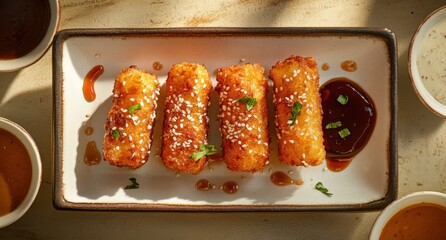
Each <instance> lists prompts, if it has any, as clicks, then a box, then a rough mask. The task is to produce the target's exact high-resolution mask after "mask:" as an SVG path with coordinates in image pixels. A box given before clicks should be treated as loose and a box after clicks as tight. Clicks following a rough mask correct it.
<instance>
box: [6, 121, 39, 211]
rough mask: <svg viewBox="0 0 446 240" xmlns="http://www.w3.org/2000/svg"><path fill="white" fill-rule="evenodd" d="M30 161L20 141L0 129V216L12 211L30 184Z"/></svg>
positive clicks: (21, 199) (23, 196) (24, 195)
mask: <svg viewBox="0 0 446 240" xmlns="http://www.w3.org/2000/svg"><path fill="white" fill-rule="evenodd" d="M31 176H32V165H31V159H30V156H29V154H28V151H27V150H26V148H25V146H24V145H23V143H22V142H20V140H19V139H18V138H17V137H15V136H14V135H13V134H11V133H10V132H8V131H6V130H4V129H0V216H1V215H4V214H7V213H8V212H11V211H12V210H14V209H15V208H16V207H17V206H18V205H19V204H20V203H21V202H22V201H23V199H24V198H25V197H26V194H27V193H28V190H29V186H30V184H31Z"/></svg>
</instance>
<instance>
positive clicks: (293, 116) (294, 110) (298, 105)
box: [288, 101, 302, 127]
mask: <svg viewBox="0 0 446 240" xmlns="http://www.w3.org/2000/svg"><path fill="white" fill-rule="evenodd" d="M301 110H302V104H301V103H300V102H298V101H296V102H294V104H293V108H292V109H291V117H290V118H288V125H289V126H290V127H291V126H293V124H294V123H295V122H296V118H297V116H299V115H300V112H301Z"/></svg>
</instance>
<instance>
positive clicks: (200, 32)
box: [53, 28, 397, 211]
mask: <svg viewBox="0 0 446 240" xmlns="http://www.w3.org/2000/svg"><path fill="white" fill-rule="evenodd" d="M53 51H54V52H53V53H54V59H53V61H54V65H53V67H54V85H53V89H54V114H55V116H54V118H55V120H54V134H53V137H54V164H55V167H54V171H55V174H54V176H55V181H54V196H53V200H54V204H55V206H56V207H58V208H66V209H89V210H160V211H177V210H178V211H184V210H186V211H311V210H374V209H380V208H383V207H385V206H386V205H388V204H389V203H390V202H391V201H392V200H394V199H395V198H396V196H397V171H396V168H397V163H396V161H397V158H396V152H397V150H396V148H397V146H396V41H395V37H394V35H393V33H391V32H390V31H388V30H385V29H383V30H376V29H352V28H305V29H303V28H256V29H249V28H248V29H246V28H229V29H228V28H221V29H220V28H217V29H216V28H213V29H109V30H104V29H90V30H82V29H79V30H65V31H62V32H60V33H59V35H58V36H57V38H56V40H55V42H54V47H53ZM291 55H300V56H312V57H313V58H314V59H315V60H316V61H317V62H318V65H319V68H320V67H321V66H322V64H324V63H326V64H328V65H329V66H330V68H329V69H328V70H325V71H324V70H321V69H320V71H319V72H320V76H321V78H320V84H321V85H322V84H323V83H324V82H326V81H327V80H329V79H332V78H334V77H347V78H349V79H351V80H353V81H355V82H356V83H358V84H359V85H360V86H361V87H362V88H363V89H364V90H365V91H366V92H367V93H368V94H369V95H370V97H371V98H372V100H373V101H374V103H375V106H376V110H377V121H376V125H375V129H374V132H373V134H372V136H371V139H370V140H369V142H368V144H367V146H366V147H365V148H364V149H363V150H362V151H361V152H360V153H359V154H358V155H357V156H355V157H354V159H353V161H352V163H351V164H350V165H349V166H348V167H347V168H346V169H345V170H344V171H341V172H331V171H329V170H327V169H326V165H325V162H324V163H323V164H322V165H320V166H317V167H308V168H304V167H291V166H287V165H284V164H282V163H280V162H279V161H278V154H277V140H276V137H275V136H276V133H275V129H274V113H273V110H274V109H273V106H272V101H271V92H272V91H271V87H270V90H269V92H270V93H269V95H268V104H269V116H270V133H271V156H270V160H269V162H270V163H269V165H267V166H266V167H265V169H264V171H263V172H260V173H254V174H251V173H236V172H231V171H229V170H227V169H226V165H225V163H224V162H221V161H217V162H213V163H210V164H209V165H208V166H207V167H206V168H205V169H204V170H203V172H202V173H200V174H198V175H196V176H194V175H188V174H182V173H175V172H173V171H171V170H169V169H167V168H165V167H164V165H163V163H162V161H161V159H160V157H159V155H160V149H161V141H160V139H161V134H162V120H163V116H164V100H165V84H164V83H165V80H166V77H167V72H168V71H169V69H170V67H171V66H172V65H173V64H175V63H181V62H192V63H201V64H204V65H205V66H206V67H207V69H208V71H209V73H210V74H211V77H212V80H213V82H214V86H215V74H214V72H215V70H216V69H217V68H220V67H226V66H230V65H234V64H239V63H240V61H241V60H245V61H249V62H252V63H259V64H261V65H262V66H263V67H264V68H265V69H266V71H265V75H267V73H268V71H269V69H270V68H271V66H273V65H274V64H275V63H276V62H277V61H279V60H284V59H286V58H288V57H289V56H291ZM344 60H354V61H355V62H356V63H357V65H358V69H357V70H356V71H354V72H346V71H344V70H342V68H341V67H340V64H341V62H342V61H344ZM154 62H160V63H161V64H162V65H163V68H162V69H161V70H159V71H156V70H154V69H153V67H152V64H153V63H154ZM95 65H103V66H104V69H105V72H104V74H103V75H102V76H101V77H100V78H99V79H98V80H97V81H96V84H95V90H96V94H97V98H96V100H95V101H93V102H91V103H89V102H87V101H85V100H84V97H83V94H82V84H83V79H84V77H85V75H86V74H87V72H88V71H89V70H90V69H91V68H92V67H94V66H95ZM130 65H136V66H138V67H139V68H142V69H145V70H147V71H149V72H151V73H154V74H156V75H157V76H158V79H159V81H160V84H161V95H160V99H159V102H158V106H159V107H158V109H157V117H156V119H157V120H156V125H155V132H154V135H153V146H152V149H151V153H150V158H149V161H148V162H147V163H146V164H145V165H144V166H143V167H141V168H140V169H138V170H130V169H126V168H118V167H115V166H111V165H109V164H108V163H107V162H105V161H103V162H101V163H100V164H99V165H94V166H88V165H86V164H85V163H84V161H83V157H84V152H85V148H86V144H87V142H88V141H90V140H94V141H96V143H97V145H98V148H99V150H100V149H101V143H102V138H103V136H104V131H105V130H104V124H105V119H106V114H107V111H108V110H109V109H110V107H111V95H112V89H113V83H114V79H115V78H116V76H117V75H118V73H119V72H120V71H121V70H122V69H124V68H127V67H129V66H130ZM270 85H271V84H270ZM217 100H218V96H217V94H216V93H215V92H213V93H212V96H211V106H210V111H209V118H210V129H209V136H208V139H209V142H210V143H212V144H215V145H217V146H218V145H220V142H221V139H220V133H219V131H218V125H219V122H218V119H217V113H218V101H217ZM88 126H89V127H92V128H93V129H94V133H93V134H92V135H86V134H85V133H84V130H85V128H86V127H88ZM278 170H280V171H284V172H286V173H289V175H290V176H291V177H292V178H296V179H302V180H303V181H304V184H303V185H300V186H296V185H291V186H284V187H279V186H276V185H274V184H273V183H272V182H271V181H270V176H271V173H272V172H274V171H278ZM131 177H134V178H136V180H137V182H138V183H139V184H140V188H139V189H131V190H124V187H125V186H126V185H129V184H130V181H129V180H128V179H129V178H131ZM199 179H207V180H209V181H210V182H211V183H213V184H215V189H212V190H209V191H205V192H202V191H198V190H196V189H195V184H196V182H197V181H198V180H199ZM227 181H235V182H236V183H237V184H238V186H239V189H238V192H236V193H235V194H227V193H225V192H224V191H222V190H221V189H220V186H221V185H222V184H223V183H225V182H227ZM317 182H322V183H323V184H324V185H325V187H327V188H328V189H329V190H330V192H331V193H333V195H332V196H331V197H328V196H325V195H324V194H322V193H321V192H319V191H317V190H315V187H314V186H315V184H316V183H317Z"/></svg>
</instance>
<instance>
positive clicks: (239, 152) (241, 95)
mask: <svg viewBox="0 0 446 240" xmlns="http://www.w3.org/2000/svg"><path fill="white" fill-rule="evenodd" d="M264 71H265V69H264V68H263V67H261V66H260V65H258V64H245V65H241V66H231V67H226V68H221V69H219V70H218V74H217V82H218V84H217V88H216V89H217V91H218V93H219V103H220V114H219V118H220V132H221V135H222V148H223V158H224V160H225V162H226V164H227V166H228V168H229V169H230V170H232V171H238V172H255V171H259V170H262V169H263V167H264V166H265V164H266V162H267V161H268V158H269V134H268V110H267V104H266V94H267V91H268V82H267V80H266V78H265V77H264V76H263V73H264ZM249 98H251V100H249ZM252 99H255V105H254V106H252V105H253V102H252ZM249 101H251V102H249ZM251 107H252V108H251ZM248 108H251V109H249V110H248Z"/></svg>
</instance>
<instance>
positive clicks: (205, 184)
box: [195, 179, 215, 192]
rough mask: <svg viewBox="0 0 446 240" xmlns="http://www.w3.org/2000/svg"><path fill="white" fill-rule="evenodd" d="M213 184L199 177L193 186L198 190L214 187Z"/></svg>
mask: <svg viewBox="0 0 446 240" xmlns="http://www.w3.org/2000/svg"><path fill="white" fill-rule="evenodd" d="M214 186H215V185H214V184H212V183H211V182H209V180H207V179H200V180H198V181H197V183H195V188H196V189H197V190H199V191H203V192H204V191H208V190H211V189H213V188H214Z"/></svg>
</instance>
